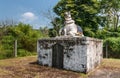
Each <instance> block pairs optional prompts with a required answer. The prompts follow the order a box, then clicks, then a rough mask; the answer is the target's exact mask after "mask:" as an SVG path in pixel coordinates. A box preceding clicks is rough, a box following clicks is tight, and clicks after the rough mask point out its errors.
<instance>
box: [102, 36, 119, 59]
mask: <svg viewBox="0 0 120 78" xmlns="http://www.w3.org/2000/svg"><path fill="white" fill-rule="evenodd" d="M106 45H107V50H108V57H109V58H120V37H116V38H115V37H114V38H113V37H111V38H107V39H105V40H104V50H103V52H105V48H106ZM104 55H105V53H104Z"/></svg>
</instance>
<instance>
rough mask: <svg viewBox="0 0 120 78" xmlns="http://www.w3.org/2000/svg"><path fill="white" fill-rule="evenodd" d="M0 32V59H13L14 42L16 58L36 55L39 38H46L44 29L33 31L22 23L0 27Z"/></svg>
mask: <svg viewBox="0 0 120 78" xmlns="http://www.w3.org/2000/svg"><path fill="white" fill-rule="evenodd" d="M0 30H1V31H0V59H3V58H10V57H14V41H15V40H17V44H18V46H17V48H18V56H27V55H32V54H36V47H37V40H38V39H39V38H43V37H48V34H47V30H46V31H44V30H45V28H40V29H33V28H32V26H30V25H29V24H23V23H18V24H17V25H8V26H4V25H2V26H1V28H0ZM43 31H44V32H43ZM43 33H46V34H43Z"/></svg>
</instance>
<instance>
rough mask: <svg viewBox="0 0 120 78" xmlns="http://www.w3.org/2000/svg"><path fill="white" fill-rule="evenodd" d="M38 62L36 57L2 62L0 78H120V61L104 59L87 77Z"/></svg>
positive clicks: (0, 61)
mask: <svg viewBox="0 0 120 78" xmlns="http://www.w3.org/2000/svg"><path fill="white" fill-rule="evenodd" d="M36 60H37V57H36V56H31V57H22V58H14V59H6V60H0V78H120V61H119V60H117V61H113V63H112V62H111V60H106V59H104V60H103V63H102V64H101V66H100V67H99V68H97V69H95V70H94V71H93V72H91V73H89V74H87V75H85V74H83V73H77V72H72V71H66V70H59V69H55V68H51V67H45V66H40V65H38V64H37V61H36ZM109 63H112V65H109ZM114 64H115V65H114Z"/></svg>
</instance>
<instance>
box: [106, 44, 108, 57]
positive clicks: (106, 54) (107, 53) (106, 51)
mask: <svg viewBox="0 0 120 78" xmlns="http://www.w3.org/2000/svg"><path fill="white" fill-rule="evenodd" d="M106 58H108V42H106Z"/></svg>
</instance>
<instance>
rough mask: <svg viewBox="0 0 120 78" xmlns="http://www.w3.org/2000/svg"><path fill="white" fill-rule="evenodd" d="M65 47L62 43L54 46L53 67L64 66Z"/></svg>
mask: <svg viewBox="0 0 120 78" xmlns="http://www.w3.org/2000/svg"><path fill="white" fill-rule="evenodd" d="M63 49H64V47H63V46H62V45H60V44H58V43H57V44H55V45H53V47H52V67H55V68H60V69H62V68H63Z"/></svg>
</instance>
